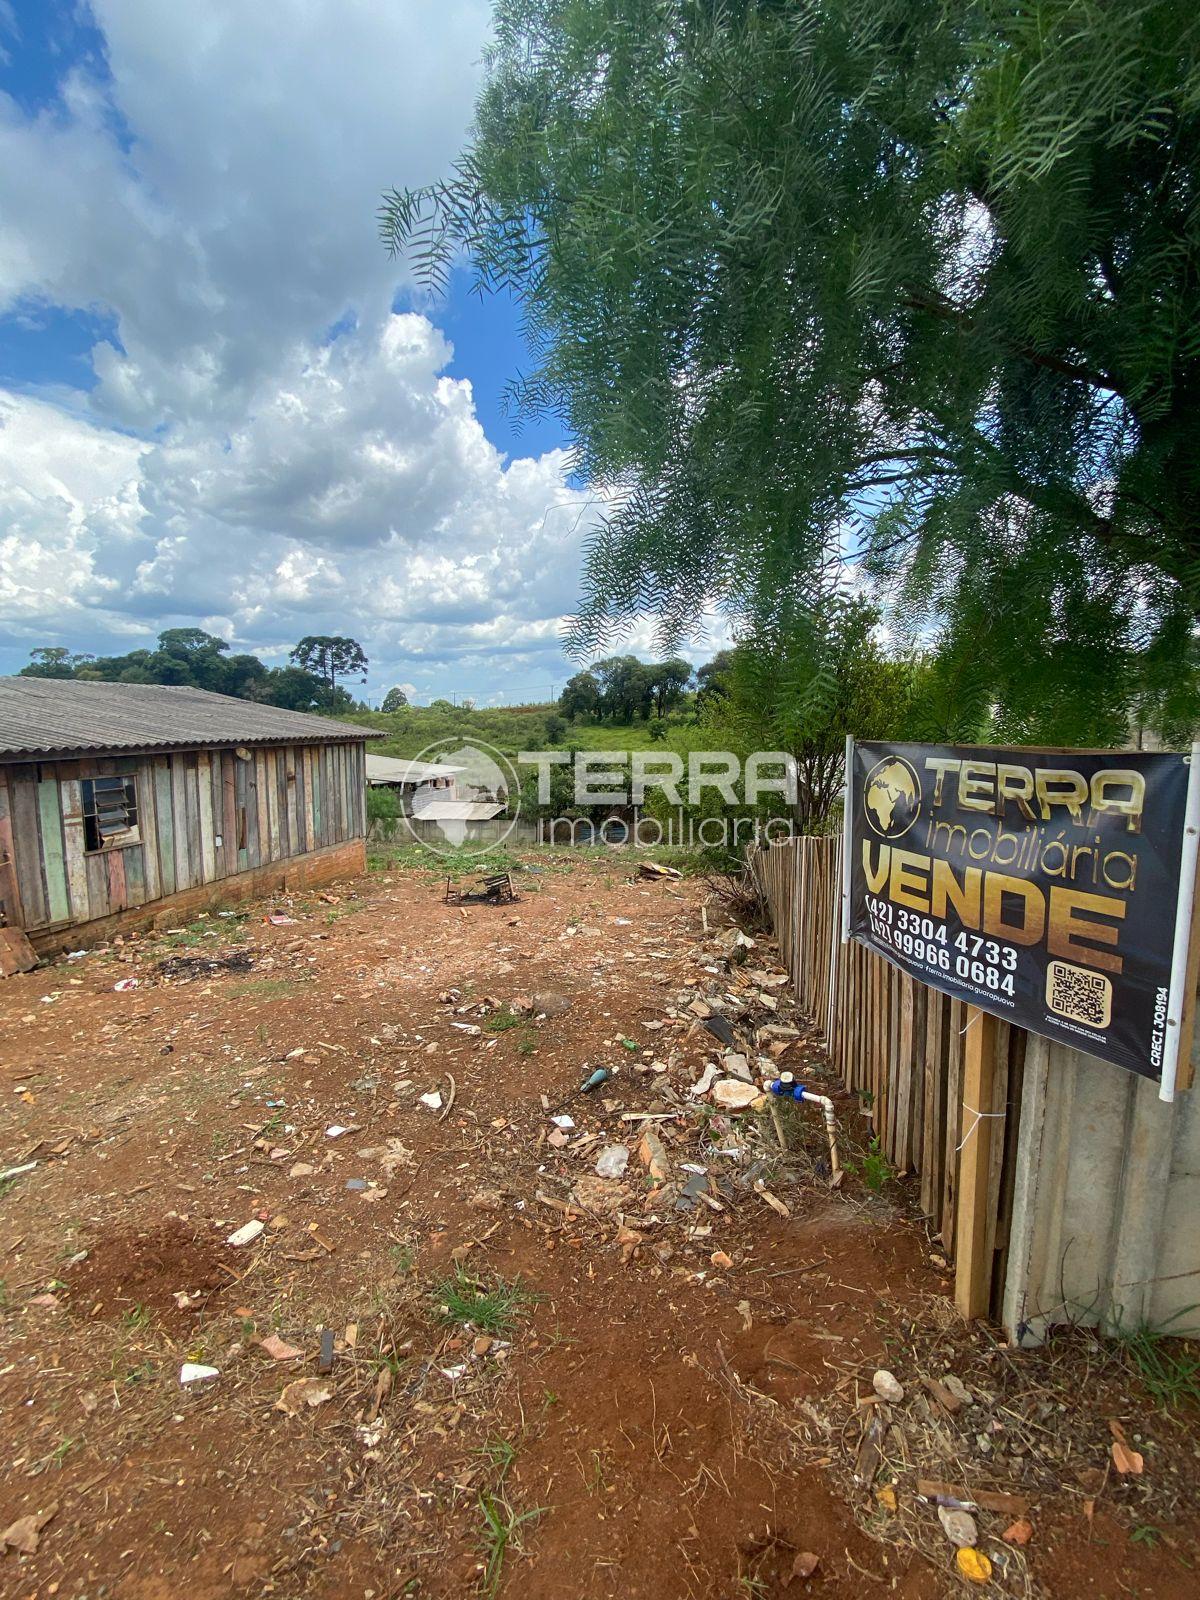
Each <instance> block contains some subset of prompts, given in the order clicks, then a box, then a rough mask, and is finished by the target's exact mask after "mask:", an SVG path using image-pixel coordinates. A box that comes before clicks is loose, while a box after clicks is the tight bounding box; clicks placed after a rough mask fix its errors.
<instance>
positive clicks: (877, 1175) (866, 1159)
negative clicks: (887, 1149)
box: [842, 1135, 895, 1194]
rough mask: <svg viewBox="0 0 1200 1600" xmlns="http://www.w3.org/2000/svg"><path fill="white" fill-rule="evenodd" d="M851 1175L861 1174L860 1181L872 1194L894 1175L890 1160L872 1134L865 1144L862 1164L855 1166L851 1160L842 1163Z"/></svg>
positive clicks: (879, 1191) (877, 1191)
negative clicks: (865, 1149) (868, 1141)
mask: <svg viewBox="0 0 1200 1600" xmlns="http://www.w3.org/2000/svg"><path fill="white" fill-rule="evenodd" d="M842 1165H843V1166H844V1167H845V1169H846V1171H847V1172H848V1173H849V1174H850V1176H851V1177H855V1176H858V1175H860V1174H861V1176H862V1181H863V1182H864V1183H865V1184H866V1186H867V1188H868V1189H870V1191H871V1193H872V1194H879V1193H881V1192H882V1190H883V1188H884V1187H885V1185H886V1184H887V1181H888V1179H889V1178H892V1177H894V1176H895V1173H894V1172H893V1171H892V1165H891V1162H890V1161H889V1160H888V1158H887V1157H886V1156H885V1155H884V1153H883V1151H882V1150H881V1149H880V1147H879V1140H878V1139H877V1138H876V1137H875V1136H874V1135H872V1137H871V1141H870V1143H869V1144H868V1146H867V1153H866V1155H864V1156H863V1158H862V1165H861V1166H857V1165H855V1163H854V1162H852V1161H845V1162H843V1163H842Z"/></svg>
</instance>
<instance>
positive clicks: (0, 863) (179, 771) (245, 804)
mask: <svg viewBox="0 0 1200 1600" xmlns="http://www.w3.org/2000/svg"><path fill="white" fill-rule="evenodd" d="M129 775H131V776H132V777H133V778H134V779H135V782H136V785H137V808H138V832H139V835H140V838H139V841H138V842H137V843H131V844H127V845H123V846H120V847H116V848H111V849H106V850H102V851H91V852H88V851H86V850H85V848H84V822H83V809H82V784H83V781H84V780H85V779H87V778H98V777H116V776H129ZM365 806H366V780H365V774H364V755H363V746H362V745H361V744H359V743H357V742H354V743H349V742H348V743H345V744H323V745H286V746H277V747H272V748H270V749H254V750H251V751H250V752H249V754H248V756H247V757H245V758H243V757H240V756H238V755H237V754H236V753H235V751H234V750H232V749H227V750H212V751H208V750H201V751H184V752H176V753H173V754H171V755H163V756H129V757H118V758H112V759H103V760H102V759H96V760H81V761H59V762H53V761H44V762H37V763H31V762H30V763H22V764H10V765H6V766H0V900H2V901H3V903H4V913H5V916H6V918H7V920H8V922H9V923H10V924H12V925H14V926H16V927H24V928H26V929H27V930H29V931H30V932H34V931H38V930H41V929H47V928H55V927H62V926H71V925H74V924H78V923H82V922H89V921H92V920H94V919H95V918H97V917H105V916H109V915H110V914H111V913H113V912H116V911H125V910H128V909H129V908H131V907H135V906H141V905H146V904H148V903H150V902H151V901H155V900H160V899H165V898H166V897H168V896H170V895H172V894H176V893H178V892H179V891H181V890H184V889H192V888H196V887H198V886H199V885H200V884H205V883H215V882H217V881H219V880H220V879H222V878H228V877H232V876H233V875H234V874H236V873H239V872H249V871H253V870H254V869H255V868H257V867H262V866H266V865H268V864H269V863H270V862H272V861H282V860H286V859H289V858H293V857H296V856H301V855H305V854H307V853H308V852H309V851H312V850H318V849H321V848H323V847H324V846H327V845H334V844H343V843H345V842H346V841H348V840H351V839H358V838H361V837H362V836H363V834H364V832H365V829H366V815H365Z"/></svg>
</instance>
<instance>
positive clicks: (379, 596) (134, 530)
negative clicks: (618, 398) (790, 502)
mask: <svg viewBox="0 0 1200 1600" xmlns="http://www.w3.org/2000/svg"><path fill="white" fill-rule="evenodd" d="M488 14H489V8H488V6H487V4H486V3H485V0H441V3H439V5H438V6H437V7H436V8H435V7H431V6H430V5H428V4H427V3H426V0H388V3H387V4H381V3H380V0H273V3H272V5H270V6H267V7H258V8H255V7H250V6H248V5H246V4H245V3H244V0H205V4H204V5H203V6H200V7H177V6H165V5H163V4H162V3H161V0H90V3H89V4H84V3H75V0H60V3H57V4H56V3H53V0H51V3H45V0H43V3H37V4H35V3H31V0H0V672H2V671H12V670H15V669H16V667H18V666H20V665H21V664H23V662H24V661H25V659H26V658H27V656H28V652H29V650H30V649H31V648H32V647H34V646H36V645H40V644H67V645H70V646H73V647H75V648H79V649H88V650H92V651H97V652H105V653H107V652H117V651H124V650H128V649H131V648H134V647H136V646H139V645H144V644H147V643H150V642H152V640H153V637H154V635H155V633H156V632H157V631H158V630H159V629H160V628H162V627H169V626H179V625H197V626H201V627H208V628H210V629H211V631H214V632H217V633H219V634H221V636H222V637H224V638H227V639H229V640H230V642H231V644H232V645H233V646H234V647H235V648H238V649H248V650H255V651H257V652H259V653H261V654H262V655H264V656H265V657H266V658H267V659H269V660H273V661H281V660H282V659H284V657H285V655H286V651H287V649H288V648H289V646H290V645H291V644H292V643H294V641H295V640H296V639H297V638H299V637H300V636H301V635H303V634H305V633H314V632H338V633H348V634H351V635H353V636H354V637H356V638H358V639H360V640H361V641H362V642H363V644H364V646H365V647H366V649H367V652H368V655H369V656H370V658H371V662H372V669H371V678H370V692H371V694H372V695H373V696H375V695H381V694H382V692H383V691H384V690H385V689H386V688H387V687H388V686H389V685H390V684H392V683H402V684H404V685H406V686H407V687H408V688H409V689H410V690H411V691H413V692H414V693H415V694H416V696H417V697H418V698H432V697H433V696H435V695H438V694H444V693H450V692H453V693H457V694H460V695H462V694H473V695H475V696H476V697H477V698H479V699H480V700H481V701H487V700H500V699H514V698H521V697H524V696H525V695H527V694H532V693H535V692H536V693H539V694H540V693H544V692H545V691H546V690H548V688H549V686H550V685H551V684H558V685H561V683H562V681H563V678H564V676H565V675H566V674H567V673H568V672H569V671H570V670H572V668H571V667H570V666H569V665H568V663H567V662H566V661H565V660H564V657H563V655H562V652H561V649H560V647H559V643H558V639H559V629H560V626H561V620H562V618H563V616H564V615H565V614H566V613H568V612H569V611H570V609H571V607H572V605H573V604H574V601H575V599H576V596H577V592H578V590H577V584H578V575H579V559H580V548H581V545H582V541H583V539H584V537H585V536H586V533H587V531H588V528H589V527H590V526H591V524H592V522H593V520H594V518H595V516H596V514H597V510H596V497H595V496H594V495H592V494H589V493H588V491H587V490H586V488H585V487H584V486H582V485H580V484H578V483H576V482H574V481H573V480H572V479H571V478H570V476H569V460H568V458H567V455H566V452H565V448H564V447H565V445H566V443H567V441H566V440H564V439H563V438H562V437H561V434H560V430H559V427H558V424H557V423H556V422H555V421H550V422H545V421H540V422H536V423H526V425H525V427H524V428H523V430H521V431H518V430H517V429H516V428H515V427H514V425H513V423H512V421H511V419H509V418H508V417H506V416H505V415H504V414H503V409H502V404H501V401H502V393H503V389H504V386H505V384H506V382H507V381H508V380H509V379H510V378H511V377H513V376H514V374H516V373H517V372H518V371H520V370H522V369H523V368H525V367H526V366H527V363H528V358H527V355H526V352H525V349H524V347H523V344H522V341H521V337H520V331H519V327H518V320H517V315H516V310H515V307H514V306H513V305H512V304H511V303H510V302H509V301H507V300H506V299H503V298H487V299H484V300H482V301H481V300H480V299H479V298H478V297H476V296H474V295H473V294H471V293H470V292H469V291H468V278H467V275H466V273H465V272H464V273H462V274H458V275H456V277H455V279H454V283H453V287H452V291H451V293H450V295H449V297H448V299H447V300H446V301H445V302H438V303H430V302H428V301H427V300H426V299H425V298H423V297H422V296H421V295H420V294H419V293H418V291H417V288H416V286H415V285H414V284H413V283H412V282H411V281H410V280H409V278H408V276H407V273H406V269H405V268H404V266H403V264H398V263H395V262H391V261H389V260H388V258H387V256H386V254H385V252H384V251H383V250H382V248H381V247H380V245H379V244H378V241H377V239H376V237H375V218H374V211H375V206H376V204H377V201H378V196H379V194H380V193H381V192H382V191H383V190H384V189H385V188H387V187H390V186H391V185H393V184H394V185H397V186H404V185H406V184H417V183H421V182H424V181H428V180H429V179H432V178H436V177H438V176H440V175H442V174H443V173H445V172H446V171H447V170H448V167H449V163H450V162H451V160H452V159H453V157H454V155H455V153H456V152H457V150H458V149H459V148H460V147H461V144H462V142H463V139H464V137H465V134H466V130H467V128H468V125H469V121H470V116H471V109H472V103H473V100H474V95H475V93H476V91H477V88H478V85H479V81H480V67H479V61H480V54H481V51H482V47H483V45H484V42H485V39H486V32H487V26H488ZM432 18H436V25H433V23H432V22H431V19H432ZM645 642H646V641H644V640H639V639H637V638H634V639H633V640H631V641H630V643H631V645H632V647H633V648H638V646H639V644H644V643H645Z"/></svg>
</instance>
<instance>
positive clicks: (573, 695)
mask: <svg viewBox="0 0 1200 1600" xmlns="http://www.w3.org/2000/svg"><path fill="white" fill-rule="evenodd" d="M558 709H559V710H560V711H561V712H562V714H563V716H564V717H566V718H567V720H568V721H575V720H582V719H583V718H591V719H593V720H594V721H596V722H599V720H600V718H601V716H602V715H603V705H602V697H601V693H600V685H599V683H598V682H597V681H596V675H595V673H594V672H577V673H576V674H575V676H574V677H573V678H568V679H567V682H566V684H565V685H564V687H563V691H562V693H561V694H560V695H559V697H558Z"/></svg>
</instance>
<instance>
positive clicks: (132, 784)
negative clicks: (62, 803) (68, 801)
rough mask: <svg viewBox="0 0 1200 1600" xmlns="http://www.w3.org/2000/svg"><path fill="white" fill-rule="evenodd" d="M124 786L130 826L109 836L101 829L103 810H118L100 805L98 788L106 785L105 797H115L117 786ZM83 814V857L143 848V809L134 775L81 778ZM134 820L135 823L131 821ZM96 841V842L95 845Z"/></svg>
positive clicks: (80, 794)
mask: <svg viewBox="0 0 1200 1600" xmlns="http://www.w3.org/2000/svg"><path fill="white" fill-rule="evenodd" d="M116 784H119V785H120V786H121V792H122V800H123V808H124V812H125V817H126V825H125V826H124V827H123V828H118V829H114V830H112V831H111V832H110V833H109V834H108V835H107V836H106V835H105V834H104V832H103V831H102V829H101V825H100V815H101V809H107V810H115V809H117V808H116V807H113V806H109V807H107V808H101V807H99V806H98V805H97V799H98V796H97V786H98V785H103V788H102V789H101V796H103V795H105V794H108V795H111V794H113V792H114V791H113V787H112V786H113V785H116ZM79 800H80V812H81V815H82V821H83V853H84V855H85V856H101V855H106V854H107V853H108V852H109V851H110V850H126V849H128V848H129V846H130V845H135V844H141V842H142V828H141V820H142V813H141V806H140V804H139V797H138V781H137V774H136V773H133V772H114V773H104V774H100V775H97V776H96V777H91V778H81V779H80V784H79ZM130 819H131V820H130ZM93 838H95V840H96V842H95V843H94V844H93V843H92V842H91V841H92V839H93Z"/></svg>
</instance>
